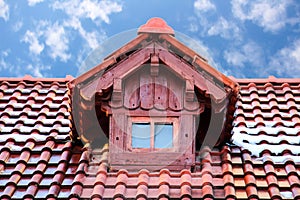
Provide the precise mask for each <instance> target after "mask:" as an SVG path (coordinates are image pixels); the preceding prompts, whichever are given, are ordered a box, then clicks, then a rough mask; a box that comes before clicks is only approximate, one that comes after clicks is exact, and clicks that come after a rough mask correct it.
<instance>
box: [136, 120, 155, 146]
mask: <svg viewBox="0 0 300 200" xmlns="http://www.w3.org/2000/svg"><path fill="white" fill-rule="evenodd" d="M150 139H151V136H150V123H132V138H131V146H132V148H150Z"/></svg>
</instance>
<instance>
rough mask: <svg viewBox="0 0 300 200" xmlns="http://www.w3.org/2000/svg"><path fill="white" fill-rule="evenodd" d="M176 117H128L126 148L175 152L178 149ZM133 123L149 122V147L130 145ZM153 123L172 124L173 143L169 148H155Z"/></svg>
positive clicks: (130, 149) (140, 150)
mask: <svg viewBox="0 0 300 200" xmlns="http://www.w3.org/2000/svg"><path fill="white" fill-rule="evenodd" d="M178 122H179V119H178V117H128V124H127V133H128V139H127V149H128V150H129V151H134V152H154V151H155V152H158V151H164V152H165V151H169V152H170V151H171V152H175V151H176V150H177V149H178V140H177V138H178V129H179V123H178ZM133 123H150V148H134V147H132V124H133ZM155 123H161V124H164V123H165V124H172V125H173V135H172V137H173V144H172V147H171V148H155V143H154V141H155Z"/></svg>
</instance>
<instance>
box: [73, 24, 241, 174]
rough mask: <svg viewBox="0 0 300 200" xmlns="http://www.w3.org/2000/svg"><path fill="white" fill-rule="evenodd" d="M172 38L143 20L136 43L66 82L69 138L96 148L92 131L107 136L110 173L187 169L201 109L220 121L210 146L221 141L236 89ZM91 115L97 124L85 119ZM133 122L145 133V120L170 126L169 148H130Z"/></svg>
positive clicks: (200, 130) (166, 30) (168, 32)
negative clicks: (71, 123) (72, 122)
mask: <svg viewBox="0 0 300 200" xmlns="http://www.w3.org/2000/svg"><path fill="white" fill-rule="evenodd" d="M173 35H174V31H173V30H172V29H171V28H170V27H169V26H167V25H166V23H165V22H164V21H163V20H161V19H159V18H154V19H151V20H149V21H148V22H147V24H145V25H144V26H142V27H141V28H140V29H139V35H138V37H137V38H136V39H134V40H133V41H131V42H129V43H128V44H127V45H125V46H124V47H121V48H120V49H119V50H117V51H116V52H114V53H113V54H111V55H110V56H108V57H107V58H106V59H105V60H104V62H103V63H102V64H100V65H98V66H96V67H95V68H93V69H92V70H90V71H88V72H87V73H85V74H83V75H82V76H80V77H78V78H77V79H75V80H74V81H72V82H71V83H70V87H71V89H72V91H71V92H72V96H73V102H72V103H73V108H74V109H73V112H72V115H73V118H74V119H76V120H77V121H78V124H79V125H80V126H79V127H80V128H77V129H76V131H77V134H78V135H77V137H80V138H81V140H82V141H84V142H87V143H94V144H95V145H97V142H95V141H97V139H98V140H101V141H103V137H99V133H97V132H99V130H98V128H100V129H101V131H102V132H103V133H104V135H105V136H107V137H109V144H110V164H111V166H112V168H114V169H121V168H124V166H126V167H127V169H133V170H136V169H139V168H141V166H143V167H144V168H148V169H151V170H158V169H160V168H162V167H166V166H169V168H171V169H176V170H181V169H183V168H190V167H191V166H192V165H193V163H194V162H195V148H196V144H198V143H201V141H200V142H199V141H197V140H201V138H202V139H203V138H204V137H205V135H206V131H205V128H199V126H200V125H201V122H199V119H200V116H201V115H204V114H203V113H205V112H204V111H205V110H206V112H207V113H208V112H213V113H214V114H216V115H218V116H219V118H226V120H223V119H220V120H219V121H220V122H218V123H222V124H221V130H218V131H219V132H222V133H223V134H221V137H220V138H216V139H215V141H214V142H213V143H214V144H220V143H222V142H224V141H225V138H228V135H229V134H228V132H227V131H226V130H227V129H228V128H230V126H231V125H230V122H231V120H232V118H230V116H231V114H232V112H233V110H234V104H235V101H236V96H237V93H238V85H237V84H236V83H235V82H233V81H232V80H230V79H229V78H227V77H226V76H224V75H223V74H221V73H219V72H218V71H216V70H215V69H213V68H212V67H211V66H209V64H208V63H207V62H206V61H205V60H204V59H203V58H202V57H201V56H199V55H198V54H196V53H195V52H194V51H192V50H191V49H189V48H187V47H186V46H184V45H183V44H181V43H180V42H178V41H177V40H176V39H175V38H174V36H173ZM208 110H209V111H208ZM201 113H202V114H201ZM91 116H92V117H91ZM95 116H96V118H97V120H98V121H97V122H94V120H93V119H92V118H95ZM202 117H203V116H202ZM139 119H143V122H147V123H148V124H151V127H152V126H153V123H154V122H152V121H153V119H155V120H156V121H159V122H161V121H162V120H165V121H166V123H167V122H168V123H171V124H172V130H173V136H172V137H173V140H174V141H173V142H172V148H171V149H164V148H162V149H157V148H155V142H154V139H153V138H152V139H150V140H151V142H150V143H151V147H150V148H149V150H147V149H146V150H142V148H140V147H139V148H137V149H135V148H134V146H130V145H132V144H131V143H132V141H133V139H132V137H133V131H132V127H131V126H133V125H134V122H135V120H137V121H138V122H140V121H141V120H139ZM147 120H148V121H147ZM155 120H154V121H155ZM150 121H151V123H150ZM200 121H201V120H200ZM203 121H205V120H202V123H203ZM93 122H94V123H98V124H93ZM206 122H209V120H208V121H206ZM130 123H131V124H130ZM149 126H150V125H149ZM204 126H205V125H204ZM204 126H203V127H204ZM95 127H96V128H95ZM97 127H98V128H97ZM151 130H152V131H151V134H152V136H151V137H155V135H154V136H153V130H154V129H153V127H152V128H151ZM226 134H227V135H226ZM199 135H200V136H199ZM75 137H76V136H75ZM99 138H101V139H99ZM137 153H138V154H137ZM154 158H156V159H154ZM174 158H176V159H175V161H174ZM126 167H125V168H126Z"/></svg>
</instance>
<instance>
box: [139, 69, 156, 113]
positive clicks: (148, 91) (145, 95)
mask: <svg viewBox="0 0 300 200" xmlns="http://www.w3.org/2000/svg"><path fill="white" fill-rule="evenodd" d="M140 100H141V108H143V109H146V110H148V109H152V108H153V103H154V101H153V100H154V83H153V81H152V77H151V76H150V74H149V72H148V70H147V71H146V70H145V71H143V72H142V73H141V74H140Z"/></svg>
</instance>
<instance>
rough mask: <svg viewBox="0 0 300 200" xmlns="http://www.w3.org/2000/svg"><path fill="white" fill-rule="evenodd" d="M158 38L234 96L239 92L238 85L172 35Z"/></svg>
mask: <svg viewBox="0 0 300 200" xmlns="http://www.w3.org/2000/svg"><path fill="white" fill-rule="evenodd" d="M159 38H160V39H162V40H165V41H167V42H168V43H169V44H170V45H172V46H173V47H174V48H176V50H177V51H179V52H181V53H182V54H184V55H186V56H188V57H190V58H191V59H192V60H193V61H192V65H193V66H194V65H195V64H196V65H197V67H200V68H201V69H203V70H204V71H206V72H207V73H209V74H210V75H211V76H212V77H213V78H216V79H217V80H218V81H220V82H221V83H223V84H224V85H226V86H229V87H230V88H231V89H232V91H233V93H235V94H236V95H237V94H238V92H239V85H238V83H237V82H235V81H234V80H232V79H230V78H228V77H227V76H225V75H224V74H222V73H221V72H219V71H217V70H216V69H215V68H213V67H212V66H210V65H209V64H208V62H207V60H206V59H205V58H203V57H202V56H201V55H199V54H197V53H196V52H195V51H194V50H192V49H190V48H189V47H187V46H186V45H184V44H183V43H181V42H180V41H178V40H177V39H176V38H175V37H173V36H172V35H168V34H161V35H159Z"/></svg>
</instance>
